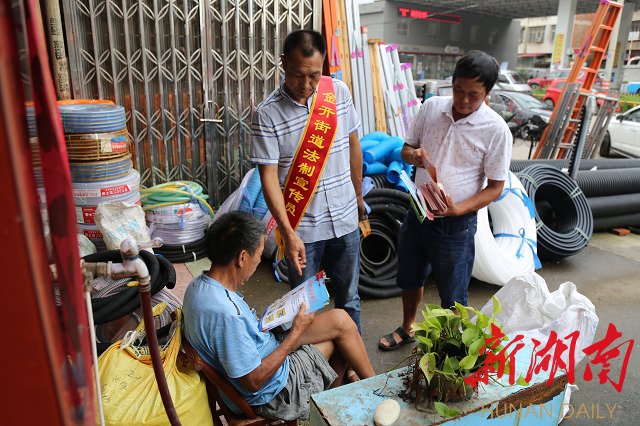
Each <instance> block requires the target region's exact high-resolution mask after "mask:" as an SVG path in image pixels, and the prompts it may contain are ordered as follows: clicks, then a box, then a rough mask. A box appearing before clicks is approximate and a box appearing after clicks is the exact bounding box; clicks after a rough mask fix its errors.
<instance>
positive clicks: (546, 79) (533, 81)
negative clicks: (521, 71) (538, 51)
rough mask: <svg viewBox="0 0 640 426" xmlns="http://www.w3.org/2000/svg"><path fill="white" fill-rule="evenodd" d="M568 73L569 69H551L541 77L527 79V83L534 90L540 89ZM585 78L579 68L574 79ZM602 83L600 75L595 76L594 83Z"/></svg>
mask: <svg viewBox="0 0 640 426" xmlns="http://www.w3.org/2000/svg"><path fill="white" fill-rule="evenodd" d="M569 73H571V70H570V69H561V70H556V71H551V72H550V73H548V74H545V75H543V76H542V77H537V78H530V79H529V80H528V81H527V84H528V85H529V86H530V87H531V88H532V89H534V90H535V89H540V88H543V89H544V88H545V87H547V86H549V85H550V84H551V83H553V81H554V80H557V79H559V78H564V79H566V78H567V77H569ZM585 78H586V73H585V72H584V71H582V70H581V71H580V73H579V74H578V78H577V79H576V80H577V81H584V79H585ZM602 83H603V80H602V78H601V77H600V76H598V77H596V80H595V85H600V86H601V85H602Z"/></svg>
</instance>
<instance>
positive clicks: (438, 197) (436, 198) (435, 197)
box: [418, 182, 447, 212]
mask: <svg viewBox="0 0 640 426" xmlns="http://www.w3.org/2000/svg"><path fill="white" fill-rule="evenodd" d="M418 191H420V192H421V194H422V195H423V196H424V198H425V200H426V202H427V205H428V206H429V210H431V211H432V212H433V211H444V210H446V209H447V194H446V193H445V192H444V187H443V186H442V184H441V183H439V182H438V183H436V182H427V183H425V184H424V185H418Z"/></svg>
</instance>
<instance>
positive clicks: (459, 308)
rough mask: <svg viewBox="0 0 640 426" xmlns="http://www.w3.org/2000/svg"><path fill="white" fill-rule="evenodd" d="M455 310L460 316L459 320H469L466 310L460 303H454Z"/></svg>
mask: <svg viewBox="0 0 640 426" xmlns="http://www.w3.org/2000/svg"><path fill="white" fill-rule="evenodd" d="M455 307H456V310H457V311H458V313H459V314H460V318H462V319H467V318H469V312H467V308H465V307H464V306H462V305H461V304H460V303H458V302H456V304H455Z"/></svg>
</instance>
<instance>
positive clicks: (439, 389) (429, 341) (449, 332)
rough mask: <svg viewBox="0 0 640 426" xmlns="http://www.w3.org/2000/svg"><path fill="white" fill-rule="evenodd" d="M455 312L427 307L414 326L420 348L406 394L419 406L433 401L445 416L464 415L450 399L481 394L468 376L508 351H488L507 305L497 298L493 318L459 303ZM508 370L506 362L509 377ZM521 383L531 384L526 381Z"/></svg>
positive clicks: (499, 347) (498, 348)
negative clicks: (471, 315) (490, 357)
mask: <svg viewBox="0 0 640 426" xmlns="http://www.w3.org/2000/svg"><path fill="white" fill-rule="evenodd" d="M455 310H456V311H457V313H456V312H454V311H453V310H451V309H443V308H442V307H440V306H437V305H425V310H424V311H423V312H422V314H423V316H424V321H422V322H416V323H414V324H413V326H412V327H413V331H415V339H416V342H417V347H416V349H415V350H414V352H413V353H412V355H410V358H411V359H414V360H415V361H414V362H413V363H412V364H411V365H410V366H409V374H408V375H407V378H406V379H405V385H406V390H405V391H404V393H403V395H401V396H402V397H404V398H405V399H406V400H410V401H412V402H413V403H414V404H418V403H419V402H421V401H422V400H425V399H426V400H428V401H429V402H431V401H434V403H435V408H436V410H437V411H438V413H440V415H442V416H444V417H455V416H456V415H458V414H459V413H458V412H457V411H456V410H450V409H449V408H448V407H447V406H446V404H445V403H446V402H447V401H456V400H460V399H463V398H469V397H471V395H473V393H474V392H475V391H477V386H476V387H473V386H471V385H469V384H467V383H465V381H464V379H465V377H467V376H469V375H471V374H473V373H474V372H476V371H477V370H478V369H480V368H481V367H482V366H483V365H484V363H485V360H486V358H487V355H488V354H489V353H491V352H492V353H494V354H497V353H499V352H500V351H501V350H502V349H503V348H504V347H503V346H502V345H490V346H487V347H486V348H485V347H484V346H485V345H486V339H489V338H491V337H492V335H491V333H492V327H491V325H492V324H494V325H495V326H497V327H498V328H500V330H502V325H501V324H499V323H498V322H497V320H496V319H495V316H496V315H497V314H499V313H500V312H501V310H502V306H501V305H500V302H499V301H498V299H497V298H496V297H495V296H494V297H493V314H492V315H491V317H489V316H488V315H486V314H483V313H481V312H480V311H478V310H476V309H474V308H472V307H464V306H462V305H460V304H459V303H456V304H455ZM469 311H471V312H473V313H474V314H475V318H473V320H470V318H469ZM503 340H508V337H506V336H505V337H503ZM481 351H482V353H481ZM508 369H509V365H508V361H507V362H506V365H505V370H504V371H505V373H506V372H508V371H509V370H508ZM498 383H499V382H498ZM517 383H518V384H521V385H526V382H525V380H524V378H522V377H519V378H518V381H517Z"/></svg>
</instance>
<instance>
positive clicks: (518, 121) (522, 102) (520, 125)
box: [491, 90, 553, 139]
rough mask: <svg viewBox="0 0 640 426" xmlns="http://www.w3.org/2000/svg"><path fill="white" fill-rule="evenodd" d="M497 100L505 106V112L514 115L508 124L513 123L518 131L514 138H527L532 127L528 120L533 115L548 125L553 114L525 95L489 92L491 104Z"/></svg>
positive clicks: (547, 107)
mask: <svg viewBox="0 0 640 426" xmlns="http://www.w3.org/2000/svg"><path fill="white" fill-rule="evenodd" d="M498 99H499V100H501V101H502V103H504V104H505V107H506V112H508V113H513V114H514V115H513V117H512V118H511V120H510V122H513V127H515V128H517V129H518V131H517V132H516V134H515V135H514V136H519V137H521V138H523V139H527V138H528V137H529V132H530V131H531V130H532V126H533V125H532V124H531V123H530V122H529V120H530V119H531V118H532V117H533V116H534V115H538V116H540V118H542V120H543V121H544V122H545V123H548V122H549V119H550V118H551V114H552V113H553V108H552V107H550V106H549V105H547V104H546V103H544V102H542V101H541V100H540V99H538V98H536V97H535V96H532V95H529V94H527V93H521V92H509V91H503V90H493V91H491V102H497V101H498ZM507 123H509V122H507ZM510 127H511V126H510Z"/></svg>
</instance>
